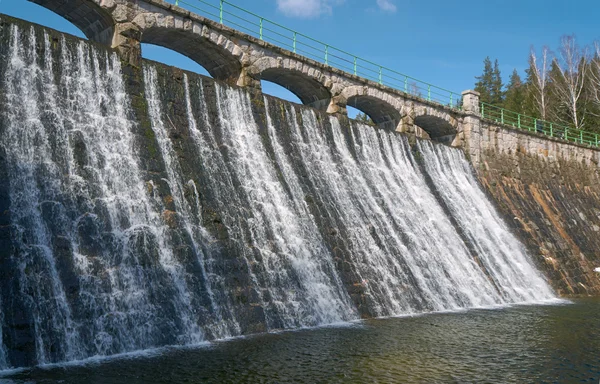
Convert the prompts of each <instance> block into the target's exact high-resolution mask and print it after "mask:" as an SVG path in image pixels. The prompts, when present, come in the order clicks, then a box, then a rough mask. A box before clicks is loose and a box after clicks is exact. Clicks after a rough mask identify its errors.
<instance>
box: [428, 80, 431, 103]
mask: <svg viewBox="0 0 600 384" xmlns="http://www.w3.org/2000/svg"><path fill="white" fill-rule="evenodd" d="M427 101H431V85H430V84H427Z"/></svg>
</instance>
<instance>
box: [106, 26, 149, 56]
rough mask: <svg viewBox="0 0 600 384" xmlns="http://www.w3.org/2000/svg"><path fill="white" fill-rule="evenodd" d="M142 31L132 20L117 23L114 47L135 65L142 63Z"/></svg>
mask: <svg viewBox="0 0 600 384" xmlns="http://www.w3.org/2000/svg"><path fill="white" fill-rule="evenodd" d="M141 39H142V32H141V31H140V28H139V27H138V26H137V25H135V24H133V23H130V22H124V23H119V24H116V25H115V34H114V36H113V41H112V48H115V49H116V50H117V51H119V53H120V55H121V58H122V59H123V60H124V61H126V62H127V63H129V64H131V65H133V66H134V67H141V65H142V44H141V43H140V41H141Z"/></svg>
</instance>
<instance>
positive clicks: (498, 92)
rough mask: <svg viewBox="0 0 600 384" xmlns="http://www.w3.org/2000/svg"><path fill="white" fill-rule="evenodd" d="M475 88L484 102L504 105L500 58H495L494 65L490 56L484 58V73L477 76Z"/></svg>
mask: <svg viewBox="0 0 600 384" xmlns="http://www.w3.org/2000/svg"><path fill="white" fill-rule="evenodd" d="M475 78H476V79H477V82H476V83H475V90H476V91H477V92H479V94H480V95H481V96H480V100H481V101H482V102H484V103H488V104H492V105H496V106H502V101H503V92H502V78H501V76H500V68H499V66H498V60H495V62H494V65H493V66H492V61H491V60H490V57H489V56H488V57H486V58H485V60H483V74H482V75H481V76H476V77H475Z"/></svg>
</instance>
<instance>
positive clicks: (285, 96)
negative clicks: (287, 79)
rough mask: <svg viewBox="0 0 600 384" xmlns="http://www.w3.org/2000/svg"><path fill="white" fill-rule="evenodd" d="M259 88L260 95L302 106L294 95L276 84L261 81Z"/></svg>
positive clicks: (300, 101)
mask: <svg viewBox="0 0 600 384" xmlns="http://www.w3.org/2000/svg"><path fill="white" fill-rule="evenodd" d="M260 88H261V89H262V93H264V94H266V95H270V96H274V97H277V98H279V99H282V100H286V101H289V102H292V103H297V104H302V100H300V98H299V97H298V96H296V94H295V93H293V92H292V91H290V90H289V89H287V88H285V87H282V86H281V85H279V84H277V83H273V82H271V81H267V80H261V81H260Z"/></svg>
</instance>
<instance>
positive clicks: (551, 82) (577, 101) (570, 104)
mask: <svg viewBox="0 0 600 384" xmlns="http://www.w3.org/2000/svg"><path fill="white" fill-rule="evenodd" d="M483 64H484V68H483V73H482V74H481V76H476V77H475V79H476V80H477V81H476V83H475V90H476V91H478V92H479V93H480V94H481V101H482V102H484V103H487V104H491V105H494V106H498V107H501V108H504V109H506V110H508V111H512V112H515V115H516V114H522V115H528V116H531V117H532V118H536V119H540V120H544V121H551V122H554V123H557V124H562V125H564V126H569V127H572V128H576V129H579V130H585V131H588V132H594V133H600V45H599V44H595V45H594V46H585V47H580V46H579V45H577V43H576V39H575V36H572V35H571V36H563V37H562V38H561V39H560V45H559V47H558V48H557V50H556V51H555V52H552V51H551V50H550V49H549V48H548V47H543V48H542V49H541V51H537V50H535V49H533V48H532V50H531V52H530V54H529V58H528V68H527V70H526V71H525V73H526V77H525V79H524V80H523V79H521V76H519V73H518V72H517V70H516V69H515V70H513V72H512V74H511V76H510V79H509V82H508V83H507V84H506V85H504V84H503V82H502V78H501V75H500V70H499V68H498V60H495V61H494V62H493V64H492V60H491V59H490V58H489V57H486V58H485V60H484V61H483Z"/></svg>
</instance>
